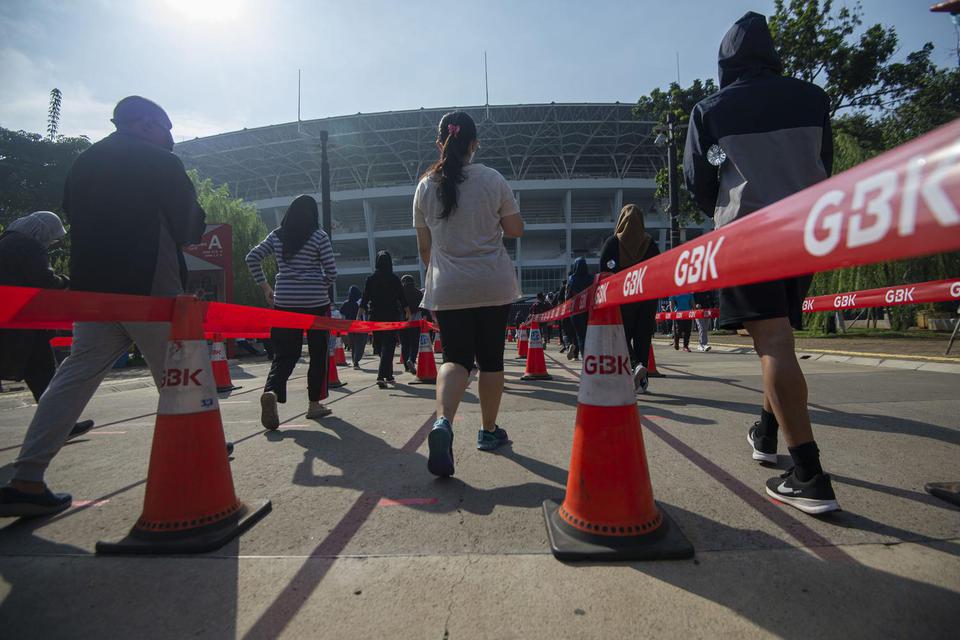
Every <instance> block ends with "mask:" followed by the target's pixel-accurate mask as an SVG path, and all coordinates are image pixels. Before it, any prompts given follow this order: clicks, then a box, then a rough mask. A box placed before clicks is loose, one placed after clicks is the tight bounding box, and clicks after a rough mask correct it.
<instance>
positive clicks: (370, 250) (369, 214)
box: [363, 198, 377, 269]
mask: <svg viewBox="0 0 960 640" xmlns="http://www.w3.org/2000/svg"><path fill="white" fill-rule="evenodd" d="M363 221H364V223H365V224H366V225H367V258H368V259H369V260H370V269H373V266H374V264H376V258H377V243H376V242H374V240H373V227H374V224H375V223H376V214H375V213H374V212H373V206H372V205H371V204H370V203H369V202H368V201H367V199H366V198H364V199H363Z"/></svg>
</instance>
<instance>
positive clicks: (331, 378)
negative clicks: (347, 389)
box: [327, 339, 347, 389]
mask: <svg viewBox="0 0 960 640" xmlns="http://www.w3.org/2000/svg"><path fill="white" fill-rule="evenodd" d="M327 354H328V358H327V359H328V360H329V361H330V368H329V369H328V370H327V388H328V389H338V388H340V387H344V386H346V385H347V383H346V382H341V380H340V374H339V373H337V348H336V346H335V345H334V340H332V339H331V340H330V341H329V346H328V347H327Z"/></svg>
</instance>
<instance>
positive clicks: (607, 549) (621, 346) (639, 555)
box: [543, 277, 693, 560]
mask: <svg viewBox="0 0 960 640" xmlns="http://www.w3.org/2000/svg"><path fill="white" fill-rule="evenodd" d="M598 280H599V277H598ZM582 366H583V368H582V373H581V376H580V391H579V394H578V397H577V416H576V423H575V427H574V434H573V449H572V452H571V455H570V471H569V474H568V476H567V492H566V496H565V498H564V501H563V504H562V505H559V506H558V505H557V504H556V503H554V502H553V501H549V500H548V501H546V502H544V504H543V508H544V517H545V519H546V523H547V534H548V536H549V538H550V547H551V550H552V551H553V554H554V555H555V556H556V557H557V558H559V559H561V560H604V559H606V560H609V559H622V560H653V559H666V558H688V557H690V556H692V555H693V547H692V546H691V545H690V543H689V541H688V540H687V539H686V537H685V536H684V535H683V532H682V531H680V529H679V528H678V527H677V526H676V524H675V523H674V522H673V521H672V520H671V519H670V518H669V516H668V515H667V514H666V513H665V512H664V511H663V510H662V509H661V508H660V506H659V505H657V504H656V503H655V502H654V499H653V487H652V486H651V484H650V472H649V469H648V467H647V457H646V452H645V449H644V445H643V434H642V432H641V429H640V414H639V412H638V410H637V404H636V396H635V392H634V389H633V379H632V371H631V368H630V356H629V352H628V350H627V341H626V337H625V336H624V333H623V324H622V321H621V318H620V308H619V307H617V306H613V307H609V308H606V309H601V310H595V309H592V308H591V310H590V315H589V324H588V327H587V337H586V341H585V343H584V353H583V365H582Z"/></svg>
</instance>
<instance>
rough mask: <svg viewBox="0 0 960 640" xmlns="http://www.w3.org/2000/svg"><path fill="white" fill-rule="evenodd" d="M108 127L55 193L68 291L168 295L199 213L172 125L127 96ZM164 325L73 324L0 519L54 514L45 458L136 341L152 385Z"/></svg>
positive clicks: (177, 281)
mask: <svg viewBox="0 0 960 640" xmlns="http://www.w3.org/2000/svg"><path fill="white" fill-rule="evenodd" d="M112 121H113V123H114V125H116V127H117V130H116V132H114V133H112V134H110V135H109V136H107V137H106V138H104V139H103V140H101V141H100V142H97V143H96V144H94V145H92V146H91V147H90V148H88V149H87V150H86V151H84V152H83V153H81V154H80V156H79V157H78V158H77V159H76V161H75V162H74V163H73V167H71V169H70V172H69V173H68V174H67V180H66V185H65V186H64V192H63V209H64V211H65V212H66V214H67V217H68V219H69V220H70V225H71V227H70V235H71V243H72V244H71V252H70V273H71V276H72V282H71V288H72V289H77V290H81V291H98V292H110V293H126V294H136V295H153V296H176V295H178V294H180V293H182V292H183V287H184V284H185V278H186V268H185V262H184V259H183V253H182V251H181V247H182V246H184V245H188V244H193V243H196V242H199V241H200V236H201V235H202V234H203V230H204V222H205V214H204V212H203V209H202V208H201V207H200V204H199V203H198V202H197V197H196V192H195V191H194V188H193V185H192V183H191V182H190V178H189V176H187V174H186V171H184V168H183V163H181V162H180V160H179V159H178V158H177V157H176V156H175V155H173V153H172V149H173V136H172V134H171V133H170V131H171V129H172V128H173V124H172V123H171V122H170V118H169V117H167V114H166V112H164V110H163V109H161V108H160V106H159V105H157V104H155V103H153V102H151V101H150V100H147V99H145V98H141V97H139V96H130V97H128V98H124V99H123V100H121V101H120V102H119V103H117V106H116V108H115V109H114V111H113V119H112ZM169 336H170V323H168V322H77V323H75V324H74V327H73V349H72V352H71V354H70V356H69V357H68V358H67V359H66V360H64V361H63V364H61V365H60V368H59V369H57V372H56V374H54V376H53V380H51V381H50V386H49V387H48V388H47V391H46V392H45V393H44V394H43V396H41V398H40V402H39V404H38V406H37V411H36V413H35V414H34V416H33V420H32V421H31V422H30V427H29V428H28V429H27V434H26V437H25V438H24V444H23V447H22V449H21V450H20V455H19V456H18V457H17V460H16V462H14V474H13V479H12V480H11V481H10V483H9V484H8V485H7V486H5V487H3V488H0V516H29V515H34V516H35V515H44V514H51V513H57V512H59V511H63V510H64V509H67V508H69V506H70V504H71V502H72V498H71V497H70V495H69V494H54V493H52V492H51V491H50V490H49V489H48V488H47V486H46V484H45V483H44V480H43V478H44V474H45V472H46V469H47V467H48V466H49V464H50V461H51V460H52V459H53V457H54V456H55V455H56V454H57V452H58V451H59V450H60V447H61V446H62V445H63V443H64V441H65V440H66V438H67V437H68V435H69V433H70V430H71V429H72V428H73V427H74V425H75V424H76V421H77V418H78V417H79V416H80V413H81V412H82V411H83V409H84V408H85V407H86V405H87V402H89V401H90V398H91V397H92V396H93V394H94V393H95V392H96V390H97V387H98V386H99V385H100V382H101V381H102V380H103V377H104V376H105V375H106V374H107V372H108V371H109V370H110V367H111V366H112V365H113V363H114V362H116V361H117V358H118V357H120V355H121V354H123V353H126V352H127V351H128V349H129V348H130V346H131V344H134V343H135V344H136V345H137V347H138V348H139V349H140V352H141V353H142V354H143V356H144V359H145V360H146V362H147V364H148V365H149V367H150V371H151V373H152V374H153V378H154V381H155V382H156V383H157V386H158V387H159V386H160V383H161V381H162V379H163V375H164V360H165V358H166V352H167V339H168V338H169Z"/></svg>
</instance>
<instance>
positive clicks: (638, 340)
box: [620, 301, 657, 367]
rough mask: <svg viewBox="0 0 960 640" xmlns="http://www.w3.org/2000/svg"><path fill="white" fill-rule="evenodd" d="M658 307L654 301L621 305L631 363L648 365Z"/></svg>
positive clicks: (632, 364) (633, 364)
mask: <svg viewBox="0 0 960 640" xmlns="http://www.w3.org/2000/svg"><path fill="white" fill-rule="evenodd" d="M656 314H657V307H656V303H655V302H654V301H644V302H635V303H633V304H625V305H621V307H620V315H621V316H622V318H623V332H624V334H625V335H626V338H627V350H628V351H629V352H630V365H631V366H633V367H635V366H637V365H638V364H642V365H643V366H647V360H648V359H649V358H650V342H651V339H652V338H653V332H654V330H655V329H656V327H657V324H656V320H655V318H656Z"/></svg>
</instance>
